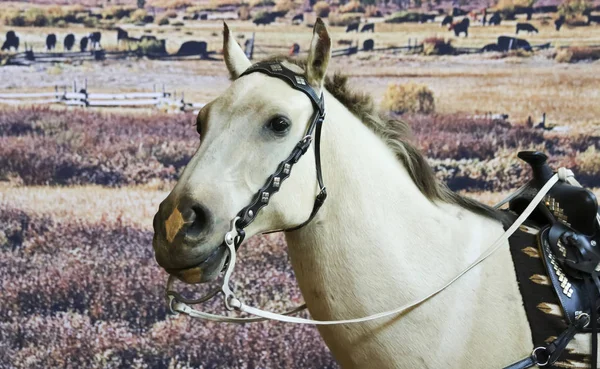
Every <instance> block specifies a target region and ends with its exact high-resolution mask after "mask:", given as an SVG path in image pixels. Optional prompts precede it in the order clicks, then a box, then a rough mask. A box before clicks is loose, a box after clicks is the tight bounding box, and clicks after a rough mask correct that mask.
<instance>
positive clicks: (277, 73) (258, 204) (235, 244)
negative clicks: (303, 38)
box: [166, 61, 327, 321]
mask: <svg viewBox="0 0 600 369" xmlns="http://www.w3.org/2000/svg"><path fill="white" fill-rule="evenodd" d="M255 72H259V73H263V74H266V75H268V76H271V77H275V78H278V79H280V80H282V81H284V82H286V83H288V84H289V85H290V86H291V87H292V88H293V89H295V90H298V91H300V92H302V93H304V94H305V95H306V96H307V97H308V98H309V99H310V101H311V103H312V106H313V108H314V113H313V115H312V117H311V120H310V123H309V124H308V127H307V128H306V132H305V134H304V137H303V138H302V139H301V140H300V141H299V142H298V143H297V144H296V146H294V148H293V149H292V152H291V153H290V155H288V157H287V158H286V159H285V160H283V161H282V162H281V163H279V165H278V166H277V169H276V170H275V172H274V173H273V174H271V175H270V176H269V178H267V181H266V183H265V184H264V185H263V187H261V188H260V189H259V190H258V191H257V192H256V194H255V195H254V196H253V197H252V200H251V201H250V203H249V204H248V205H247V206H246V207H244V208H243V209H242V210H240V211H239V212H238V213H237V215H236V217H235V218H234V219H233V220H232V221H231V225H230V231H229V232H227V234H226V235H225V238H224V241H223V244H221V246H225V247H227V249H228V251H229V257H228V260H227V261H226V262H225V266H224V267H223V270H225V277H224V279H223V286H222V287H221V288H217V289H214V290H212V291H211V292H209V293H208V294H207V295H206V296H204V297H202V298H199V299H187V298H185V297H183V296H181V295H180V294H179V293H177V292H175V291H172V290H170V288H171V286H172V285H173V282H174V279H173V277H170V278H169V281H168V283H167V292H166V295H167V296H166V297H167V300H168V304H169V307H170V309H171V311H172V312H173V313H174V312H175V311H176V309H174V304H175V303H177V302H182V303H185V304H198V303H203V302H206V301H208V300H210V299H212V298H213V297H215V296H216V295H217V294H219V293H223V294H224V295H225V306H226V307H227V309H229V310H232V306H231V304H230V302H231V301H233V299H235V295H234V294H233V292H232V291H231V289H230V288H229V278H230V277H231V273H232V272H233V266H234V265H235V260H236V251H237V250H238V249H239V247H240V245H241V244H242V242H243V241H244V238H245V236H246V232H245V231H244V229H245V228H246V227H248V226H249V225H250V224H251V223H252V222H253V221H254V219H256V216H257V215H258V212H259V211H260V210H261V209H262V208H264V207H265V206H267V205H268V204H269V200H270V199H271V197H272V196H273V195H274V194H276V193H277V192H278V191H279V189H280V188H281V185H282V184H283V182H284V181H285V180H286V179H287V178H289V176H290V174H291V172H292V168H293V167H294V165H295V164H296V163H298V161H299V160H300V158H301V157H302V156H303V155H304V154H305V153H306V152H307V151H308V149H309V147H310V144H311V142H312V141H313V133H314V135H315V138H314V141H315V167H316V175H317V183H318V185H319V193H318V194H317V196H316V197H315V202H314V205H313V209H312V211H311V213H310V215H309V216H308V218H307V219H306V220H305V221H304V222H302V223H301V224H299V225H297V226H294V227H291V228H286V229H281V230H272V231H267V232H263V233H274V232H291V231H295V230H298V229H300V228H302V227H304V226H305V225H307V224H308V223H310V222H311V221H312V220H313V219H314V218H315V216H316V215H317V213H318V212H319V209H320V208H321V206H322V205H323V203H324V202H325V199H326V198H327V190H326V188H325V185H324V184H323V173H322V170H321V129H322V126H323V122H324V120H325V100H324V97H323V94H322V93H321V95H320V96H319V95H317V93H316V91H315V90H314V89H313V88H312V87H311V86H310V85H309V84H308V82H307V80H306V77H304V75H302V74H298V73H296V72H294V71H292V70H290V69H289V68H287V67H285V66H284V65H283V64H282V63H279V62H276V61H271V62H259V63H257V64H254V65H252V66H250V67H249V68H248V69H246V71H245V72H243V73H242V74H241V75H240V76H239V77H238V78H241V77H243V76H246V75H248V74H251V73H255ZM238 301H239V300H238ZM305 308H306V305H305V304H303V305H302V306H299V307H298V308H295V309H293V310H291V311H289V312H287V313H286V314H292V313H295V312H297V311H301V310H303V309H305ZM209 315H210V314H209ZM240 319H243V321H256V320H263V319H262V318H258V319H253V318H251V319H250V320H248V319H246V318H240ZM235 321H238V320H235Z"/></svg>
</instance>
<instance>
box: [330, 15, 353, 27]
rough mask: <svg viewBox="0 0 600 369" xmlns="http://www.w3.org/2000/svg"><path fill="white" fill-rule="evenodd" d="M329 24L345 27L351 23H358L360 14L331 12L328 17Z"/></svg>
mask: <svg viewBox="0 0 600 369" xmlns="http://www.w3.org/2000/svg"><path fill="white" fill-rule="evenodd" d="M328 19H329V25H330V26H338V27H346V26H347V25H349V24H352V23H359V22H360V19H361V14H351V13H348V14H339V13H337V12H336V13H331V14H330V15H329V17H328Z"/></svg>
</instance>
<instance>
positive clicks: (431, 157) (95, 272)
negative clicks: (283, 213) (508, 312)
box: [0, 0, 600, 368]
mask: <svg viewBox="0 0 600 369" xmlns="http://www.w3.org/2000/svg"><path fill="white" fill-rule="evenodd" d="M45 2H46V1H45V0H40V1H38V3H45ZM180 16H181V14H180V15H179V17H180ZM440 20H441V18H440ZM313 21H314V19H312V20H311V19H310V17H307V18H306V22H307V23H312V22H313ZM375 21H376V20H375ZM532 23H533V24H534V25H535V26H536V27H537V28H538V29H539V30H540V32H539V33H538V34H532V35H525V34H522V35H520V36H519V37H522V38H525V39H527V40H528V41H529V42H530V43H531V44H532V45H537V44H543V43H547V42H552V43H553V48H551V49H549V50H544V51H540V52H536V53H535V54H533V55H529V54H528V55H519V54H517V53H508V54H501V53H489V54H481V55H460V56H424V55H412V54H400V53H398V54H394V53H366V52H365V53H359V54H356V55H352V56H343V57H338V58H334V59H332V62H331V63H330V70H331V71H340V72H343V73H345V74H347V75H349V76H350V77H351V78H350V85H351V86H353V87H354V88H356V89H360V90H362V91H364V92H365V93H368V94H371V95H373V97H374V100H375V102H376V103H377V104H379V103H380V102H381V100H382V98H383V96H384V93H385V91H386V88H387V87H388V84H390V83H406V82H417V83H421V84H424V85H426V86H428V87H429V88H430V89H431V90H432V91H433V95H434V97H435V113H433V114H429V115H424V114H405V115H404V116H402V119H405V120H406V121H408V122H409V123H410V125H411V126H412V129H413V131H414V136H415V137H414V139H415V142H416V143H417V146H418V147H419V148H420V149H421V150H422V151H423V152H424V153H426V155H427V157H428V161H429V163H430V165H431V166H432V167H433V168H434V169H435V170H436V173H437V175H438V178H439V179H440V180H443V181H445V182H447V183H448V184H449V185H450V187H451V188H452V189H454V190H456V191H460V192H461V193H463V194H466V195H467V196H470V197H474V198H476V199H479V200H481V201H482V202H485V203H487V204H493V203H495V202H496V201H499V200H500V199H501V198H503V197H504V196H506V195H508V194H509V193H510V192H511V191H512V190H514V189H516V188H517V187H518V186H520V185H521V184H523V183H524V182H525V181H526V180H527V179H529V172H528V169H527V168H526V167H525V166H523V165H522V163H521V162H520V161H519V160H518V159H517V158H516V153H517V151H520V150H527V149H537V150H541V151H545V152H546V153H548V154H549V156H550V157H551V164H552V165H553V167H554V168H557V167H558V166H566V167H568V168H571V169H573V171H574V172H575V175H576V176H577V178H578V179H579V180H580V182H582V183H583V184H584V186H587V187H592V188H593V189H594V190H593V191H594V192H595V194H596V195H597V196H600V104H598V101H600V89H599V88H598V86H600V61H595V62H580V63H573V64H569V63H559V62H557V61H556V60H555V59H554V53H556V49H554V47H556V46H561V45H598V44H600V25H592V26H589V27H574V28H569V27H566V26H565V27H564V28H563V29H561V31H559V32H557V31H555V30H554V26H553V25H552V23H551V22H550V23H549V24H545V23H546V22H545V21H544V20H542V19H540V18H539V17H537V16H536V17H534V20H533V21H532ZM228 24H229V26H230V28H231V29H232V31H233V32H234V33H235V34H236V35H237V36H240V38H239V41H240V43H241V44H242V45H243V43H244V40H245V39H248V38H249V37H251V36H252V34H253V33H255V35H256V46H255V59H261V58H263V57H266V56H267V55H269V54H277V53H285V54H287V51H288V50H289V48H290V46H291V45H292V44H293V43H294V42H296V43H298V44H299V45H300V50H301V52H302V51H304V50H306V48H307V47H308V44H309V41H310V38H311V29H310V28H308V27H306V26H305V25H299V26H292V25H291V24H289V19H285V20H279V21H277V22H275V23H273V24H271V25H269V26H266V27H264V26H255V25H253V24H252V23H250V22H242V21H237V20H234V21H228ZM515 24H516V21H506V22H503V23H502V25H500V26H496V27H481V26H472V27H471V29H470V31H469V37H468V38H464V37H460V38H457V37H455V36H454V34H453V33H451V32H450V31H448V30H447V29H446V28H442V27H440V24H439V22H435V23H424V24H412V23H405V24H385V23H382V22H376V25H375V33H374V34H372V33H366V34H365V33H362V34H361V33H358V34H357V33H350V34H348V33H345V32H344V30H345V27H330V28H329V30H330V33H331V36H332V39H333V42H334V49H335V48H338V47H339V48H342V47H346V46H344V45H338V44H337V41H339V40H342V39H344V40H351V41H352V42H354V43H356V42H358V43H359V45H362V42H363V41H364V40H366V39H369V38H372V39H374V40H375V45H376V47H384V46H403V45H406V44H408V42H409V39H410V40H411V42H414V40H415V39H416V40H419V41H422V40H424V39H426V38H429V37H443V38H448V39H451V40H452V43H453V45H455V46H462V47H482V46H484V45H485V44H489V43H492V42H495V40H496V38H497V37H498V36H499V35H511V36H513V35H514V34H515ZM119 26H121V27H123V28H124V29H127V30H128V31H129V33H130V35H131V36H134V37H140V36H142V35H154V36H156V37H158V38H165V39H167V44H166V46H167V51H169V52H175V51H177V49H178V48H179V46H180V45H181V44H182V43H183V42H185V41H191V40H203V41H206V42H207V43H208V50H216V51H217V52H220V50H221V48H222V44H221V43H222V38H221V32H222V22H221V21H213V20H209V21H184V25H183V26H170V25H169V26H158V25H156V24H148V25H145V26H133V25H119ZM9 29H14V30H15V31H16V32H17V33H18V34H19V36H20V37H21V42H22V43H23V42H26V43H27V44H28V45H29V46H31V47H33V49H34V51H35V50H39V51H42V50H43V49H44V48H45V37H46V34H48V33H55V34H56V35H57V36H58V45H59V46H58V49H59V50H62V40H63V38H64V35H66V34H67V33H74V34H75V35H76V37H77V39H79V37H81V36H83V35H86V34H89V33H90V32H92V31H97V30H98V29H95V28H84V27H82V26H69V27H68V28H57V27H36V28H23V27H6V26H0V35H1V36H2V37H3V36H4V34H5V33H6V31H7V30H9ZM101 31H102V32H103V36H102V37H103V38H102V46H103V47H104V48H105V49H107V50H119V49H123V47H124V46H123V45H117V33H116V31H109V30H101ZM241 36H243V38H242V37H241ZM217 57H220V55H217ZM86 79H87V82H88V84H89V85H90V86H93V90H91V91H90V92H95V93H107V92H117V91H118V92H136V91H147V90H151V89H152V87H153V86H154V85H156V86H161V85H163V84H164V85H165V86H167V89H168V90H173V89H176V92H177V93H185V97H186V100H187V99H189V100H191V101H198V102H205V103H206V102H209V101H211V100H212V99H214V98H215V97H217V96H218V95H220V94H221V93H222V92H223V91H224V90H225V89H226V88H227V87H228V85H229V83H230V81H229V77H228V75H227V72H226V69H225V66H224V65H223V62H222V61H209V60H204V61H200V60H197V61H177V62H170V61H155V60H154V61H153V60H147V59H128V60H118V61H102V62H73V63H62V64H39V65H32V66H27V67H23V66H0V92H3V93H9V92H38V91H49V92H50V91H53V90H54V86H67V87H70V86H71V84H72V81H74V80H75V81H77V82H78V84H81V83H82V82H83V81H84V80H86ZM489 112H491V113H494V114H508V119H506V120H502V121H500V122H498V121H497V120H495V119H490V118H489V117H485V116H484V115H485V114H486V113H489ZM543 113H546V114H547V120H548V122H549V123H550V124H551V125H558V126H562V127H566V128H567V129H566V130H564V131H559V132H554V131H544V130H540V129H535V128H532V127H531V126H530V125H528V124H527V120H528V117H531V120H532V123H533V124H536V123H538V122H539V121H540V120H541V118H542V114H543ZM194 120H195V117H194V116H193V115H192V114H189V113H181V114H165V113H162V112H156V111H149V110H144V109H112V110H110V111H109V110H108V109H104V108H87V109H83V108H67V109H65V108H62V107H56V106H49V107H39V106H33V107H32V106H21V107H18V108H15V107H7V106H0V275H2V278H1V279H0V290H2V291H3V292H2V296H3V304H2V305H1V306H0V368H13V367H17V368H48V367H86V368H121V367H127V368H129V367H131V368H138V367H139V368H142V367H148V368H167V367H168V368H188V367H204V368H255V367H261V368H284V367H285V368H308V367H310V368H337V367H338V366H337V364H336V362H335V360H334V359H333V357H332V356H331V354H330V353H329V351H328V349H327V348H326V346H325V345H324V344H323V343H322V341H321V339H320V337H319V334H318V332H317V330H316V329H315V328H314V327H312V326H295V325H294V326H292V325H284V324H277V323H257V324H251V325H243V326H237V325H217V324H216V323H204V322H202V323H201V322H197V321H192V320H191V319H189V318H188V317H185V316H171V315H168V314H167V312H166V306H165V305H164V301H163V292H164V290H163V289H164V283H165V281H166V277H167V275H166V273H165V272H164V271H163V270H162V269H161V268H159V267H158V265H157V264H156V262H155V260H154V256H153V252H152V246H151V243H152V217H153V215H154V213H155V211H156V209H157V208H158V204H159V203H160V202H161V201H162V200H163V199H164V197H165V196H166V195H167V194H168V192H169V190H170V188H171V187H172V186H173V185H174V183H175V181H176V180H177V179H178V177H179V175H180V173H181V171H182V169H183V167H184V166H185V164H186V163H187V161H188V160H189V158H190V156H191V155H192V154H193V152H194V150H195V148H196V147H197V145H198V142H199V140H200V137H198V134H197V133H196V131H195V128H194V126H193V123H194ZM239 256H240V258H241V261H240V263H239V267H238V269H237V271H236V272H235V274H234V279H233V280H234V281H236V282H235V283H236V285H235V288H236V289H239V290H240V291H244V293H243V295H242V297H243V299H244V300H245V301H247V302H248V303H250V304H253V305H255V306H262V307H264V308H266V309H272V310H275V311H281V310H284V309H286V308H289V307H291V306H293V305H296V304H298V303H300V302H301V301H302V296H301V294H300V291H299V289H298V288H297V286H296V284H295V279H294V274H293V270H292V268H291V266H290V265H289V262H288V256H287V253H286V244H285V240H284V238H283V237H282V236H281V235H277V234H275V235H266V236H260V237H255V238H253V239H251V240H249V241H247V242H246V243H245V244H244V245H243V246H242V248H241V249H240V254H239ZM203 287H204V288H203ZM203 287H200V288H199V289H203V290H206V287H207V286H203ZM209 310H212V311H215V312H216V311H219V312H220V311H221V306H220V304H218V303H214V304H209ZM302 316H307V315H302Z"/></svg>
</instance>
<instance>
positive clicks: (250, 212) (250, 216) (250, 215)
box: [248, 210, 254, 218]
mask: <svg viewBox="0 0 600 369" xmlns="http://www.w3.org/2000/svg"><path fill="white" fill-rule="evenodd" d="M248 217H249V218H252V217H254V212H253V211H252V210H248Z"/></svg>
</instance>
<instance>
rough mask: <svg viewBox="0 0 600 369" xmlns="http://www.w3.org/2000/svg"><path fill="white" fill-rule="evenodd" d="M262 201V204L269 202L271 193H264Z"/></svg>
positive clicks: (261, 197)
mask: <svg viewBox="0 0 600 369" xmlns="http://www.w3.org/2000/svg"><path fill="white" fill-rule="evenodd" d="M260 201H262V202H267V201H269V193H268V192H263V193H262V195H261V196H260Z"/></svg>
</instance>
